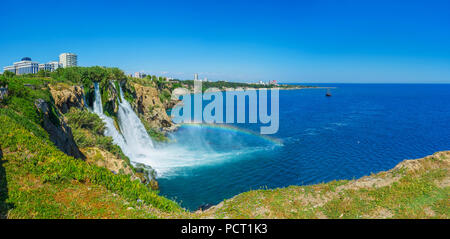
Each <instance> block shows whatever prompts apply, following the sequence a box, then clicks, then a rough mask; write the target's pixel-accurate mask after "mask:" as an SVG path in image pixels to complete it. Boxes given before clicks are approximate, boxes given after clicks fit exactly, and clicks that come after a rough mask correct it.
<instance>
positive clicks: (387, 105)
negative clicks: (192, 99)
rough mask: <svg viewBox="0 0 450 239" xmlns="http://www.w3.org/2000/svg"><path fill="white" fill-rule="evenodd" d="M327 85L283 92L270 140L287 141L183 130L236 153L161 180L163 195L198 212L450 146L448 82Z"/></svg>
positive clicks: (367, 170) (216, 147) (381, 168)
mask: <svg viewBox="0 0 450 239" xmlns="http://www.w3.org/2000/svg"><path fill="white" fill-rule="evenodd" d="M326 86H334V87H337V88H335V89H332V90H331V93H332V94H333V96H332V97H325V92H326V90H324V89H306V90H282V91H280V127H279V131H278V133H276V134H274V135H272V136H271V137H273V138H277V139H279V140H280V141H281V142H282V145H277V144H275V143H273V142H271V141H269V140H263V139H261V138H259V137H257V136H254V135H251V134H247V133H240V132H238V131H226V130H220V129H211V128H204V129H203V128H185V127H182V128H181V129H180V130H179V131H177V132H176V133H174V136H176V137H178V138H179V139H180V138H181V139H182V138H183V137H188V136H189V137H192V135H197V136H198V137H199V138H202V139H203V140H202V142H203V143H205V142H206V144H207V145H208V147H209V150H214V152H218V153H224V154H226V153H227V152H233V153H232V156H231V157H230V155H227V156H226V160H218V161H217V163H208V164H205V165H199V166H195V167H188V168H182V169H178V171H177V172H176V173H174V174H171V175H169V176H165V177H161V178H160V179H159V180H158V181H159V185H160V190H161V194H162V195H164V196H166V197H168V198H171V199H175V200H176V201H178V202H180V203H181V205H182V206H183V207H185V208H187V209H190V210H196V209H197V208H198V207H199V206H200V205H203V204H217V203H219V202H220V201H222V200H224V199H227V198H231V197H233V196H234V195H236V194H239V193H242V192H245V191H248V190H252V189H260V188H266V187H268V188H276V187H286V186H289V185H307V184H315V183H320V182H328V181H331V180H338V179H354V178H359V177H362V176H365V175H369V174H371V173H376V172H379V171H384V170H388V169H391V168H393V167H394V166H395V165H396V164H398V163H399V162H401V161H402V160H404V159H413V158H420V157H423V156H426V155H430V154H432V153H434V152H436V151H441V150H450V124H449V120H450V85H449V84H443V85H437V84H326ZM236 126H238V127H241V128H245V129H251V130H253V131H259V126H258V125H251V124H236ZM197 136H195V137H197ZM181 141H182V142H178V143H183V142H186V141H187V144H188V143H189V142H190V140H189V139H187V138H186V139H185V140H184V141H183V140H181ZM195 147H198V150H203V149H201V147H202V146H199V145H196V144H193V150H195Z"/></svg>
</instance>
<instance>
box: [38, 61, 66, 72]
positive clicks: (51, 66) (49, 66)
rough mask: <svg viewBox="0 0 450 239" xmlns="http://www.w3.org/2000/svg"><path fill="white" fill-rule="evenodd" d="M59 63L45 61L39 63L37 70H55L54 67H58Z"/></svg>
mask: <svg viewBox="0 0 450 239" xmlns="http://www.w3.org/2000/svg"><path fill="white" fill-rule="evenodd" d="M60 67H61V64H59V62H57V61H51V62H49V63H45V64H39V70H40V71H41V70H46V71H51V72H53V71H56V69H58V68H60Z"/></svg>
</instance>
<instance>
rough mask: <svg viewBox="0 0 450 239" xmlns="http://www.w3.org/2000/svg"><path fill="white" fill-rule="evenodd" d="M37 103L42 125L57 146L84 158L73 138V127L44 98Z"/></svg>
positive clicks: (72, 154) (74, 155) (70, 154)
mask: <svg viewBox="0 0 450 239" xmlns="http://www.w3.org/2000/svg"><path fill="white" fill-rule="evenodd" d="M35 105H36V108H37V109H38V111H39V112H40V113H41V115H42V118H41V120H42V122H41V124H42V127H43V128H44V129H45V130H46V131H47V133H48V135H49V137H50V140H51V141H52V142H53V143H54V144H55V146H56V147H58V148H59V149H60V150H61V151H63V152H64V153H65V154H67V155H69V156H73V157H75V158H81V159H84V158H85V156H84V155H83V154H82V153H81V151H80V149H79V148H78V146H77V144H76V143H75V141H74V139H73V135H72V130H71V128H70V127H69V126H68V125H67V124H66V122H64V120H61V119H60V117H59V115H58V113H57V112H55V111H54V110H53V109H52V107H51V106H49V104H48V103H47V102H46V101H44V100H43V99H37V100H36V101H35Z"/></svg>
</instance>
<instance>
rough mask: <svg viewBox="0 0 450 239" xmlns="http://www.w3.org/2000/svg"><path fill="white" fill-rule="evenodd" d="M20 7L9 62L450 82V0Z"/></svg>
mask: <svg viewBox="0 0 450 239" xmlns="http://www.w3.org/2000/svg"><path fill="white" fill-rule="evenodd" d="M15 5H16V3H14V2H11V1H9V2H5V3H3V7H4V8H5V9H8V10H7V11H4V12H3V13H2V14H1V15H0V26H2V29H4V31H3V33H4V36H3V37H2V38H0V52H2V54H0V66H1V67H0V69H3V67H5V66H9V65H12V64H13V62H17V61H19V60H20V59H21V58H23V57H25V56H26V57H31V58H32V59H39V62H51V61H55V60H57V56H58V55H59V54H60V53H61V52H74V53H76V54H77V55H79V59H78V65H79V66H94V65H99V66H107V67H118V68H120V69H122V70H123V71H124V72H126V73H134V72H144V73H147V74H150V75H158V76H164V77H171V78H178V79H192V76H193V75H194V74H195V73H198V74H199V75H201V77H202V78H204V77H207V79H208V80H211V81H217V80H226V81H240V82H258V81H260V80H261V81H264V82H267V81H270V80H277V81H278V82H279V83H294V82H307V83H332V82H338V83H450V44H449V42H450V31H449V30H448V29H450V14H448V10H449V9H450V2H449V1H439V0H431V1H404V0H399V1H387V0H380V1H349V0H347V1H346V0H343V1H331V0H321V1H265V0H261V1H258V2H251V1H236V0H230V1H226V2H225V1H224V2H221V3H219V2H216V1H201V0H199V1H171V2H170V3H165V2H161V1H150V2H149V1H128V2H127V4H122V3H114V2H104V1H89V2H87V1H86V2H84V1H81V2H56V1H55V3H54V4H45V5H39V4H38V5H36V4H31V2H30V3H28V2H27V0H25V1H24V2H22V3H21V7H20V8H17V7H15ZM85 6H89V7H88V8H86V7H85ZM67 16H71V17H70V18H67ZM57 19H65V20H64V21H55V20H57ZM30 21H32V22H37V23H43V22H51V23H52V24H40V25H39V27H29V22H30Z"/></svg>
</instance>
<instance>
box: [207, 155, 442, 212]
mask: <svg viewBox="0 0 450 239" xmlns="http://www.w3.org/2000/svg"><path fill="white" fill-rule="evenodd" d="M449 169H450V152H440V153H436V154H434V155H433V156H429V157H426V158H423V159H417V160H413V161H405V162H403V163H401V164H400V166H398V167H396V168H395V169H392V170H390V171H387V172H381V173H379V174H375V175H371V176H368V177H364V178H361V179H358V180H351V181H348V180H342V181H333V182H329V183H322V184H317V185H311V186H290V187H287V188H278V189H270V190H267V189H266V190H263V189H262V190H254V191H249V192H246V193H242V194H239V195H237V196H236V197H234V198H232V199H229V200H225V201H224V202H223V204H222V205H220V206H218V207H216V208H212V209H211V210H208V211H206V212H203V213H202V214H201V216H202V217H218V218H225V217H226V218H445V219H448V218H450V208H449V204H450V198H449V197H448V195H450V187H449V185H448V182H449V177H450V172H449Z"/></svg>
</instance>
